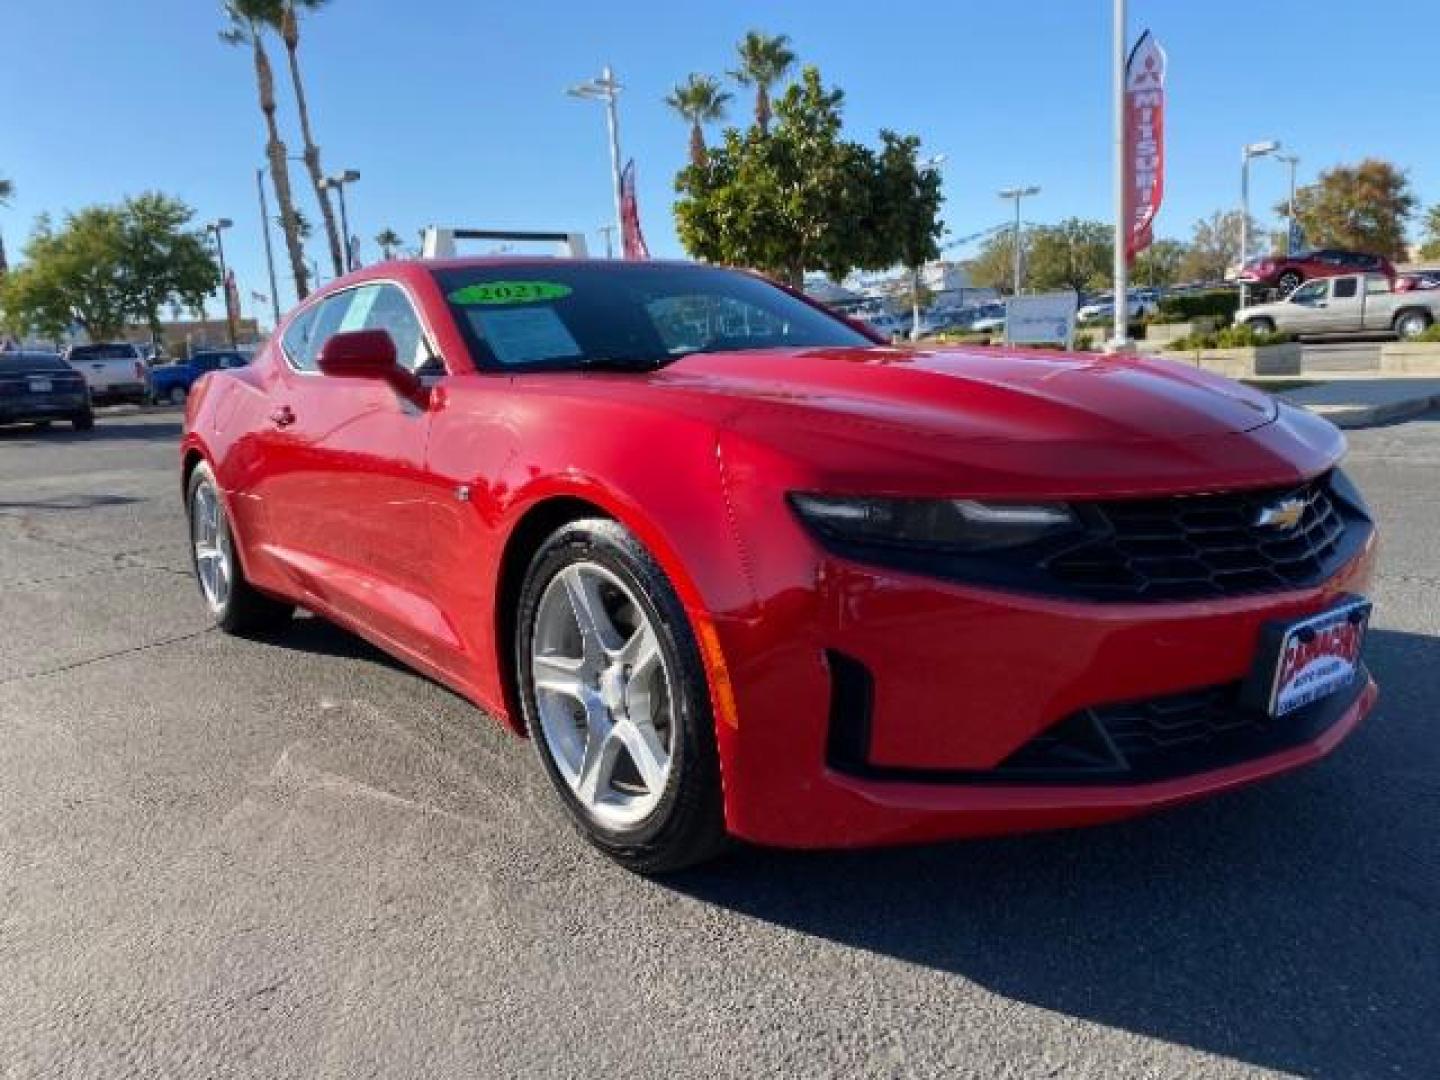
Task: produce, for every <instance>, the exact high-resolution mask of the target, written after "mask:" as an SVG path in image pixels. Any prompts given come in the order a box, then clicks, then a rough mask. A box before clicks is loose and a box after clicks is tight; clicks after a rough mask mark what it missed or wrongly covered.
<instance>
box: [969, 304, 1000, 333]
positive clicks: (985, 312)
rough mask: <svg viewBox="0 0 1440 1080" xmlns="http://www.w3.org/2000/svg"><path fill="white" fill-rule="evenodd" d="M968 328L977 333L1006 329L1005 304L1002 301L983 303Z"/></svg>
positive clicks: (996, 331)
mask: <svg viewBox="0 0 1440 1080" xmlns="http://www.w3.org/2000/svg"><path fill="white" fill-rule="evenodd" d="M968 329H969V330H970V331H971V333H975V334H994V333H998V332H999V331H1001V330H1004V329H1005V305H1004V304H1003V303H1002V302H1000V301H994V302H992V303H989V304H981V305H980V308H979V310H977V311H976V313H975V317H974V318H973V319H971V320H970V326H969V327H968Z"/></svg>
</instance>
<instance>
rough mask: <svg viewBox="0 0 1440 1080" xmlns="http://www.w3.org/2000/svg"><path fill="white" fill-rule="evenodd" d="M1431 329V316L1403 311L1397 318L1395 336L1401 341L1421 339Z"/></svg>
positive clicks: (1420, 312) (1421, 312)
mask: <svg viewBox="0 0 1440 1080" xmlns="http://www.w3.org/2000/svg"><path fill="white" fill-rule="evenodd" d="M1429 328H1430V316H1429V315H1427V314H1426V313H1425V312H1423V311H1402V312H1401V313H1400V314H1399V315H1397V316H1396V318H1395V334H1396V336H1397V337H1399V338H1400V340H1401V341H1409V340H1410V339H1411V338H1414V337H1419V336H1420V335H1421V334H1423V333H1424V332H1425V331H1426V330H1428V329H1429Z"/></svg>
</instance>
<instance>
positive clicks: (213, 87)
mask: <svg viewBox="0 0 1440 1080" xmlns="http://www.w3.org/2000/svg"><path fill="white" fill-rule="evenodd" d="M5 6H6V8H7V10H6V12H5V14H4V17H3V39H4V42H5V48H4V60H3V62H0V175H4V176H8V177H9V178H10V179H11V180H13V181H14V183H15V185H16V187H17V192H18V197H17V198H16V199H15V200H14V202H13V204H12V205H11V206H10V207H8V208H4V209H0V229H3V232H4V236H5V239H6V243H7V247H8V249H9V251H10V253H11V257H12V259H14V258H15V257H16V255H17V254H18V251H19V248H20V247H21V245H22V243H23V239H24V237H25V236H26V235H27V234H28V232H29V230H30V225H31V222H32V221H33V219H34V217H35V216H36V215H37V214H38V213H40V212H41V211H46V210H48V211H51V212H52V213H56V214H61V213H63V212H65V211H67V210H71V209H74V208H76V207H79V206H82V205H85V204H87V203H92V202H106V201H113V200H117V199H119V198H120V197H122V196H124V195H126V194H130V193H135V192H139V191H142V190H146V189H154V188H158V189H160V190H163V191H166V192H169V193H172V194H175V195H178V196H180V197H181V198H183V199H185V200H186V201H187V202H189V203H190V204H191V205H192V206H194V207H195V208H196V209H197V211H198V212H199V213H200V214H201V215H204V216H206V217H217V216H226V217H230V218H233V219H234V221H235V228H234V229H232V230H231V231H230V232H229V233H228V234H227V237H226V253H227V255H229V256H230V259H231V262H232V263H233V264H234V266H235V268H236V271H237V274H238V276H239V278H240V285H241V295H242V296H243V297H245V302H246V306H247V308H249V307H250V306H251V304H250V301H249V293H250V291H251V290H252V289H256V290H261V291H264V290H265V289H266V285H265V274H264V262H263V255H262V249H261V241H260V234H259V231H258V222H259V211H258V208H257V205H256V194H255V172H254V170H255V168H256V166H258V165H259V164H260V163H261V160H262V148H263V139H264V136H263V129H262V124H261V118H260V113H259V110H258V108H257V107H256V103H255V92H254V82H253V78H252V69H251V66H250V60H249V57H248V54H246V53H245V52H243V51H242V50H238V49H232V48H229V47H227V46H225V45H223V44H221V43H220V41H219V40H218V39H217V37H216V31H217V30H218V29H219V27H220V25H221V19H220V16H219V6H220V5H219V3H218V0H217V2H215V3H210V2H207V0H134V2H132V3H124V4H118V3H115V2H114V0H69V2H67V3H63V4H62V3H43V2H40V0H24V2H21V0H7V2H6V4H5ZM1423 8H1424V4H1423V3H1422V4H1421V5H1419V6H1413V5H1409V4H1407V5H1403V6H1402V5H1395V4H1383V3H1372V4H1355V3H1353V2H1347V0H1309V2H1299V0H1205V2H1201V0H1131V4H1130V9H1131V16H1130V17H1131V27H1132V35H1137V34H1138V33H1139V31H1140V30H1141V29H1143V28H1146V27H1148V28H1150V29H1152V30H1153V31H1154V32H1155V33H1156V34H1157V35H1158V36H1159V38H1160V40H1161V42H1162V43H1163V44H1164V45H1165V47H1166V49H1167V50H1168V52H1169V57H1170V101H1169V111H1168V115H1167V120H1166V124H1167V136H1168V153H1169V159H1168V168H1167V173H1168V175H1167V192H1166V202H1165V206H1164V208H1163V210H1162V211H1161V215H1160V219H1159V226H1158V230H1157V232H1158V233H1159V234H1160V235H1165V236H1182V237H1183V236H1185V235H1187V234H1188V232H1189V229H1190V225H1191V223H1192V222H1193V221H1194V220H1195V219H1196V218H1197V217H1200V216H1202V215H1204V214H1207V213H1209V212H1210V211H1212V210H1214V209H1217V208H1220V207H1225V206H1230V205H1233V204H1234V203H1235V201H1236V199H1237V197H1238V196H1237V188H1238V171H1239V165H1238V158H1239V148H1240V145H1241V144H1242V143H1243V142H1246V141H1252V140H1255V139H1260V138H1278V139H1281V140H1283V141H1284V142H1285V143H1286V145H1287V147H1288V148H1290V149H1291V150H1293V151H1295V152H1298V153H1299V154H1300V156H1301V158H1302V163H1301V166H1300V170H1301V171H1300V178H1301V182H1302V183H1303V182H1304V181H1306V180H1308V179H1310V178H1312V177H1313V175H1314V173H1315V172H1316V171H1317V170H1318V169H1320V168H1323V167H1325V166H1327V165H1330V164H1334V163H1336V162H1340V161H1349V160H1357V159H1359V158H1361V157H1363V156H1366V155H1373V156H1380V157H1385V158H1389V159H1391V160H1394V161H1396V162H1397V163H1399V164H1401V165H1402V166H1404V167H1406V168H1408V169H1409V170H1410V177H1411V180H1412V182H1413V184H1414V186H1415V189H1416V191H1417V192H1418V194H1419V195H1420V197H1421V199H1422V201H1423V202H1424V203H1425V204H1426V205H1429V204H1431V203H1436V202H1440V139H1437V138H1436V137H1435V126H1434V119H1433V118H1434V117H1435V116H1437V115H1440V81H1437V80H1436V79H1434V78H1429V77H1428V75H1427V73H1428V72H1430V71H1432V70H1433V66H1434V58H1435V57H1434V48H1435V39H1434V34H1433V33H1429V32H1426V33H1421V32H1418V31H1419V29H1420V28H1419V27H1418V26H1417V25H1416V24H1415V23H1414V21H1413V19H1408V20H1407V19H1399V18H1397V17H1392V16H1398V15H1399V13H1400V12H1402V11H1403V12H1406V13H1407V14H1408V15H1409V16H1413V15H1414V13H1415V12H1416V11H1419V10H1422V9H1423ZM891 12H893V15H891V14H890V13H891ZM1387 12H1388V13H1390V14H1387ZM1109 18H1110V4H1109V3H1108V2H1107V0H1031V2H1028V3H1008V4H1004V3H1001V4H997V3H993V2H989V0H987V2H978V0H933V2H930V3H911V4H904V5H898V6H896V7H894V8H887V7H886V6H885V5H877V4H874V3H871V2H866V3H861V2H851V0H827V2H825V3H823V4H822V3H791V4H787V5H783V6H782V5H780V4H777V3H774V2H773V0H772V2H769V3H763V2H755V0H724V2H721V0H709V2H704V3H683V2H680V0H671V2H669V3H661V2H653V0H637V2H628V0H615V2H613V3H599V2H578V0H551V2H549V3H533V2H532V3H520V4H500V3H494V2H491V0H464V2H452V0H411V2H409V3H401V2H399V0H333V2H332V3H331V4H330V5H329V6H328V7H327V8H325V9H324V10H323V11H322V12H320V13H319V14H318V15H316V16H315V17H314V18H313V19H311V20H309V21H308V23H307V25H306V27H305V38H304V40H303V43H302V61H303V63H304V65H305V69H306V74H307V80H308V84H309V88H310V95H311V106H312V111H313V115H314V118H315V123H316V127H317V137H318V140H319V142H320V143H321V146H322V151H323V153H324V157H325V164H326V166H327V168H328V169H331V170H336V171H338V170H339V169H341V168H344V167H350V168H356V169H359V170H360V171H361V173H362V180H361V181H360V182H359V183H358V184H357V185H355V187H354V188H353V189H352V194H351V197H350V210H351V216H352V227H354V228H355V230H356V231H358V232H360V234H361V235H362V237H363V238H364V240H365V245H366V248H365V255H366V257H367V258H370V257H374V254H375V248H374V245H373V243H372V242H371V241H370V238H371V237H373V236H374V234H375V233H376V232H377V231H379V229H380V228H382V227H384V226H390V227H393V228H395V229H396V230H397V231H399V232H400V233H401V234H402V235H403V236H405V237H406V238H407V239H409V238H410V237H412V236H413V235H414V234H415V231H416V230H417V229H419V228H420V227H421V226H423V225H425V224H427V223H430V222H446V223H464V224H475V225H488V226H495V227H516V228H521V227H565V228H579V229H586V230H590V231H591V243H592V246H598V245H599V239H598V236H596V234H595V233H594V231H593V230H594V229H595V227H596V226H598V225H600V224H601V223H603V222H606V221H608V220H609V219H610V217H611V209H610V207H611V203H610V193H609V186H608V185H609V175H608V164H607V158H606V148H605V135H604V124H603V117H602V111H601V108H600V106H599V105H596V104H593V103H586V102H580V101H575V100H573V99H570V98H568V97H566V96H565V94H564V90H565V87H566V86H567V85H569V84H571V83H573V82H576V81H578V80H580V79H582V78H584V77H586V76H589V75H591V74H594V73H596V72H597V71H598V70H599V68H600V66H601V64H603V63H606V62H609V63H610V64H612V65H613V66H614V67H615V69H616V71H617V73H618V75H619V76H620V78H621V80H622V81H623V82H624V83H625V84H626V86H627V90H626V92H625V94H624V96H623V98H622V102H621V136H622V141H623V143H624V152H625V154H626V156H633V157H634V158H635V159H636V162H637V171H638V178H639V196H640V207H641V213H642V217H643V220H644V224H645V228H646V232H647V234H648V237H649V240H650V245H651V249H652V251H653V252H654V253H655V254H657V255H677V254H680V249H679V246H678V244H677V242H676V240H675V237H674V233H673V229H672V227H671V217H670V205H671V201H672V198H673V193H672V188H671V182H672V178H673V176H674V173H675V171H676V169H677V168H679V167H680V166H681V164H682V163H683V159H684V155H685V150H686V129H685V127H684V125H683V124H682V122H681V121H680V120H679V119H678V118H677V117H675V116H673V115H672V114H671V113H670V112H669V110H668V109H666V108H665V106H664V105H663V103H662V100H661V99H662V98H663V96H664V95H665V93H666V91H667V90H668V89H669V88H670V87H671V86H672V85H673V84H674V83H675V82H677V81H679V80H681V79H682V78H684V76H685V75H686V74H687V73H688V72H690V71H703V72H712V73H717V74H719V73H722V72H724V71H725V70H726V69H727V68H729V67H731V66H733V64H732V56H733V48H734V42H735V41H736V39H738V38H739V37H740V36H741V34H743V32H744V31H745V30H746V29H747V28H750V27H760V28H763V29H765V30H768V31H772V32H785V33H788V34H790V35H791V37H792V38H793V39H794V44H795V47H796V48H797V50H798V51H799V52H800V54H801V57H802V59H803V60H804V61H805V62H808V63H815V64H817V65H819V67H820V69H821V71H822V73H823V75H824V76H825V78H826V80H827V81H830V82H835V83H838V84H840V85H841V86H842V87H843V88H844V89H845V91H846V94H847V105H846V120H847V128H848V132H849V134H850V135H851V136H852V137H855V138H861V139H865V140H873V139H874V138H875V134H876V132H877V130H878V129H879V128H880V127H882V126H888V127H892V128H895V129H897V130H900V131H903V132H911V133H914V134H917V135H919V136H921V138H922V139H923V140H924V144H925V149H926V152H928V153H944V154H945V155H946V158H947V160H946V163H945V166H944V174H945V194H946V205H945V209H944V215H945V220H946V223H947V225H948V227H949V229H950V231H951V233H952V235H955V236H960V235H964V234H968V233H971V232H975V231H978V230H980V229H983V228H986V227H988V226H990V225H992V224H995V223H996V222H999V221H1001V220H1003V219H1004V216H1005V209H1004V207H1003V206H1002V205H1001V203H1000V202H999V200H998V199H996V197H995V195H994V192H995V190H996V189H997V188H999V187H1002V186H1008V185H1011V184H1015V183H1031V184H1039V185H1041V186H1042V188H1043V189H1044V190H1043V193H1042V195H1041V196H1039V197H1038V198H1037V199H1035V200H1034V201H1033V203H1031V204H1030V205H1029V206H1028V208H1027V213H1026V216H1027V218H1031V219H1033V220H1037V221H1048V220H1056V219H1059V218H1062V217H1066V216H1070V215H1080V216H1086V217H1097V218H1104V217H1106V216H1107V214H1108V211H1109V207H1110V172H1109V160H1110V159H1109V137H1110V127H1109V112H1108V108H1109V106H1108V100H1109V99H1108V93H1109V67H1108V65H1109V44H1108V42H1109V32H1110V31H1109ZM1406 21H1408V23H1409V25H1410V27H1411V30H1412V31H1415V32H1408V33H1407V32H1397V23H1399V22H1406ZM1431 29H1433V27H1432V28H1431ZM273 59H274V61H275V63H276V64H277V68H280V69H281V70H279V71H277V83H278V87H279V92H280V96H281V118H282V123H283V124H284V126H285V132H286V138H287V141H288V142H289V144H290V147H291V151H292V152H294V153H298V152H299V147H300V142H299V135H298V130H297V127H296V124H295V122H294V113H293V109H292V108H291V105H290V99H289V90H288V84H287V80H286V78H285V77H284V73H283V51H282V50H281V49H280V48H279V45H278V42H277V43H275V49H274V55H273ZM748 109H749V99H748V95H747V94H746V93H745V92H744V91H743V90H737V100H736V102H735V105H734V107H733V109H732V115H733V117H734V118H735V119H737V120H743V119H745V118H746V115H747V113H748ZM294 177H295V179H296V180H297V189H299V190H300V191H301V192H302V196H308V185H305V184H302V183H298V181H301V180H303V177H302V176H301V174H300V173H299V172H297V173H295V174H294ZM1284 188H1285V172H1284V169H1283V168H1282V167H1281V166H1279V165H1277V164H1274V163H1270V162H1259V163H1257V165H1256V166H1255V170H1254V174H1253V196H1254V205H1255V206H1257V207H1259V208H1261V209H1262V210H1267V211H1268V207H1269V206H1270V205H1272V204H1273V203H1274V202H1275V201H1277V200H1278V199H1280V198H1281V197H1283V194H1284ZM310 202H311V200H310V199H309V198H308V197H307V198H302V206H303V207H305V208H306V209H307V210H308V209H309V206H310ZM273 209H274V208H273V205H272V213H273ZM311 216H312V218H313V217H314V214H313V211H312V212H311ZM312 249H313V253H314V254H315V255H317V256H318V255H321V254H322V251H321V243H320V242H319V241H318V240H317V241H315V242H312ZM960 254H964V252H961V253H960ZM283 271H284V267H283V264H282V265H281V273H282V278H283ZM281 295H282V299H284V300H285V301H286V302H287V303H288V302H289V300H290V297H291V293H290V290H289V288H288V287H287V286H286V285H284V284H283V282H282V286H281Z"/></svg>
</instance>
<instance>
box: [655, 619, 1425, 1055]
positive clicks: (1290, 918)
mask: <svg viewBox="0 0 1440 1080" xmlns="http://www.w3.org/2000/svg"><path fill="white" fill-rule="evenodd" d="M1367 652H1368V654H1369V658H1370V660H1371V666H1372V668H1373V669H1374V670H1375V671H1376V673H1377V678H1378V679H1380V680H1381V685H1382V704H1381V708H1380V710H1379V711H1378V712H1377V713H1376V714H1375V715H1374V716H1372V718H1371V721H1370V722H1369V724H1367V725H1366V726H1365V727H1362V728H1361V730H1360V731H1359V732H1357V734H1356V736H1355V737H1354V738H1352V739H1351V740H1349V742H1348V744H1347V745H1345V746H1342V747H1340V748H1339V749H1338V750H1337V752H1336V755H1335V757H1334V758H1332V759H1331V760H1330V761H1328V762H1323V763H1321V764H1319V765H1317V766H1315V767H1312V768H1311V769H1308V770H1303V771H1302V772H1300V773H1297V774H1295V775H1293V776H1291V777H1286V778H1277V779H1276V780H1273V781H1271V782H1270V783H1268V784H1264V785H1259V786H1256V787H1253V788H1250V789H1247V790H1246V791H1244V792H1240V793H1236V794H1234V795H1231V796H1227V797H1222V798H1219V799H1215V800H1211V801H1208V802H1203V803H1199V804H1195V805H1193V806H1191V807H1188V808H1184V809H1181V810H1177V811H1173V812H1170V813H1168V814H1163V815H1160V816H1156V817H1152V818H1147V819H1142V820H1139V821H1135V822H1130V823H1127V824H1122V825H1115V826H1110V827H1106V828H1100V829H1091V830H1083V831H1076V832H1061V833H1049V834H1039V835H1033V836H1029V837H1016V838H1008V839H1000V840H991V841H980V842H971V843H965V844H954V845H948V846H941V847H928V848H911V849H893V850H887V851H869V852H852V853H829V854H797V853H786V852H773V851H759V850H750V851H744V852H741V853H739V854H737V855H736V856H735V857H732V858H731V859H729V860H726V861H722V862H720V863H717V864H714V865H713V866H709V867H702V868H699V869H697V870H695V871H691V872H689V873H688V874H686V875H682V876H679V877H676V878H673V879H669V880H668V881H667V884H668V885H669V886H670V887H672V888H675V889H677V890H680V891H682V892H684V893H687V894H689V895H692V896H694V897H697V898H699V899H702V900H705V901H708V902H710V903H714V904H718V905H720V906H722V907H725V908H728V909H731V910H733V911H736V912H739V913H742V914H744V915H747V916H749V917H751V918H754V919H759V920H763V921H765V922H768V923H773V924H776V925H778V926H782V927H786V928H789V929H793V930H797V931H800V932H803V933H806V934H813V935H815V936H817V937H820V938H825V939H828V940H831V941H834V942H837V943H840V944H843V945H847V946H850V947H852V948H855V949H863V950H868V951H870V952H874V953H880V954H884V955H886V956H890V957H894V958H896V959H899V960H903V961H905V962H907V963H911V964H918V965H922V966H924V967H926V968H931V969H935V970H938V971H944V972H949V973H952V974H953V975H955V976H958V977H960V978H963V979H966V980H970V981H973V982H975V983H978V984H979V985H981V986H983V987H985V988H987V989H989V990H990V991H992V992H994V993H996V994H1000V995H1003V996H1005V997H1008V998H1013V999H1016V1000H1019V1001H1023V1002H1027V1003H1030V1004H1032V1005H1037V1006H1040V1007H1042V1008H1045V1009H1050V1010H1054V1011H1056V1012H1059V1013H1063V1014H1066V1015H1070V1016H1074V1017H1078V1018H1081V1019H1084V1020H1087V1021H1092V1022H1096V1023H1101V1024H1105V1025H1108V1026H1111V1027H1115V1028H1119V1029H1122V1030H1126V1031H1132V1032H1137V1033H1140V1034H1143V1035H1147V1036H1150V1037H1154V1038H1158V1039H1163V1040H1166V1041H1170V1042H1174V1043H1178V1044H1183V1045H1186V1046H1191V1047H1195V1048H1197V1049H1200V1050H1204V1051H1208V1052H1211V1053H1215V1054H1220V1055H1224V1056H1227V1057H1232V1058H1237V1059H1240V1060H1242V1061H1246V1062H1251V1063H1254V1064H1258V1065H1264V1066H1268V1067H1270V1068H1275V1069H1281V1070H1286V1071H1293V1072H1298V1073H1302V1074H1308V1075H1335V1076H1356V1075H1375V1074H1377V1073H1379V1072H1387V1073H1389V1072H1391V1071H1393V1072H1394V1073H1395V1074H1396V1075H1422V1074H1430V1075H1433V1071H1432V1070H1433V1069H1434V1067H1435V1062H1436V1061H1437V1060H1440V1025H1437V1024H1436V1022H1435V1014H1436V1006H1437V1004H1440V912H1437V907H1436V903H1435V897H1436V895H1437V890H1440V882H1437V876H1440V873H1437V872H1440V864H1437V859H1436V857H1435V853H1436V851H1437V843H1436V839H1435V837H1436V827H1437V825H1440V814H1437V812H1436V807H1437V803H1436V794H1437V790H1440V789H1437V787H1436V782H1435V779H1434V778H1435V776H1436V775H1440V750H1437V743H1440V740H1436V739H1434V738H1433V737H1432V734H1433V733H1431V732H1429V731H1427V729H1428V728H1429V726H1430V725H1429V723H1428V719H1429V718H1428V717H1422V716H1418V715H1407V713H1410V712H1412V711H1413V712H1418V711H1421V710H1418V709H1415V708H1414V707H1413V705H1412V708H1411V709H1410V710H1406V712H1405V713H1397V714H1396V715H1395V716H1393V717H1391V716H1387V715H1386V710H1385V707H1384V702H1385V700H1386V695H1385V691H1384V689H1383V687H1384V686H1385V684H1386V681H1389V682H1390V683H1391V684H1392V686H1394V687H1395V688H1396V689H1397V690H1398V689H1399V688H1400V687H1401V685H1402V680H1404V681H1407V682H1413V683H1414V686H1415V688H1416V691H1415V692H1418V689H1419V683H1418V682H1416V680H1424V679H1425V678H1427V677H1428V675H1427V674H1426V673H1428V672H1433V671H1436V670H1440V639H1437V638H1434V637H1428V636H1425V635H1418V634H1405V633H1397V632H1390V631H1383V630H1376V631H1374V632H1373V634H1372V639H1371V643H1370V645H1369V647H1368V649H1367ZM1415 692H1412V691H1410V690H1409V689H1408V687H1407V689H1406V691H1405V692H1404V693H1396V694H1395V695H1394V696H1395V697H1397V698H1400V699H1405V698H1408V699H1409V700H1410V701H1412V702H1413V701H1414V700H1415ZM796 813H804V808H803V807H796Z"/></svg>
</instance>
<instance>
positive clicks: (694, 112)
mask: <svg viewBox="0 0 1440 1080" xmlns="http://www.w3.org/2000/svg"><path fill="white" fill-rule="evenodd" d="M732 96H733V95H731V94H730V92H729V91H728V90H722V89H720V80H719V79H714V78H711V77H710V76H709V75H697V74H695V73H693V72H692V73H691V75H690V77H689V78H688V79H686V80H685V81H684V82H683V83H681V84H680V85H679V86H677V87H675V89H674V90H671V91H670V93H669V95H668V96H667V97H666V98H665V104H666V105H669V106H670V108H672V109H674V110H675V111H676V112H677V113H679V114H680V115H681V116H682V117H684V118H685V119H686V120H688V121H690V164H691V165H696V166H699V165H704V164H705V131H704V125H706V124H713V123H715V122H717V121H719V120H723V119H725V106H726V105H728V104H729V103H730V99H731V97H732Z"/></svg>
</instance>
